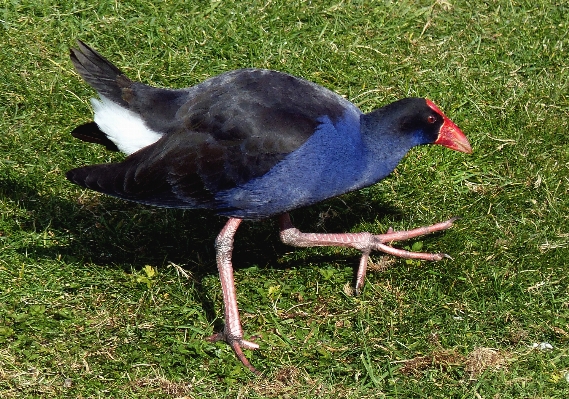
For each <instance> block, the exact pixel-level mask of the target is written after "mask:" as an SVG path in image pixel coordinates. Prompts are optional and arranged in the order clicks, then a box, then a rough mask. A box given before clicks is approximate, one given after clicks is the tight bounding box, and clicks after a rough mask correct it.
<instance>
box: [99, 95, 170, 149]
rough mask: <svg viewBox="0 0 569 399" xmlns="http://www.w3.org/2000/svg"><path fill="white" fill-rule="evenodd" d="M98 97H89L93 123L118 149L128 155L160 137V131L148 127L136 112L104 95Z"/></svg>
mask: <svg viewBox="0 0 569 399" xmlns="http://www.w3.org/2000/svg"><path fill="white" fill-rule="evenodd" d="M100 97H101V99H100V100H98V99H96V98H92V99H91V105H92V106H93V111H95V117H94V120H95V123H96V124H97V126H98V127H99V129H101V131H102V132H103V133H105V134H106V135H107V137H108V138H109V140H111V141H112V142H113V143H115V145H116V146H117V147H118V149H119V150H120V151H122V152H124V153H125V154H127V155H130V154H132V153H133V152H136V151H138V150H140V149H141V148H143V147H146V146H148V145H150V144H153V143H155V142H156V141H158V139H159V138H160V137H162V133H158V132H155V131H154V130H152V129H149V128H148V127H147V126H146V125H145V124H144V121H143V120H142V118H141V117H140V116H138V115H137V114H136V113H134V112H132V111H130V110H128V109H126V108H124V107H122V106H120V105H119V104H117V103H115V102H113V101H111V100H109V99H108V98H106V97H105V96H101V95H100Z"/></svg>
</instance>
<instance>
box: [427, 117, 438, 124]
mask: <svg viewBox="0 0 569 399" xmlns="http://www.w3.org/2000/svg"><path fill="white" fill-rule="evenodd" d="M436 120H437V118H435V117H434V116H433V115H429V116H427V122H429V123H435V121H436Z"/></svg>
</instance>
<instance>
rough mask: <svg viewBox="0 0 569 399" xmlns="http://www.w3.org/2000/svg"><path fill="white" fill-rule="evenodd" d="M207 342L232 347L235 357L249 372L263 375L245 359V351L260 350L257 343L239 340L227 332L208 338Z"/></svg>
mask: <svg viewBox="0 0 569 399" xmlns="http://www.w3.org/2000/svg"><path fill="white" fill-rule="evenodd" d="M206 341H208V342H217V341H223V342H226V343H227V344H228V345H229V346H231V348H232V349H233V352H235V356H237V358H238V359H239V360H240V361H241V363H243V365H244V366H245V367H247V368H248V369H249V370H251V372H253V373H254V374H256V375H261V372H260V371H259V370H257V369H256V368H255V367H253V365H252V364H251V362H249V360H248V359H247V358H246V357H245V354H244V353H243V349H251V350H255V349H259V345H257V344H256V343H254V342H251V341H246V340H244V339H243V338H237V337H235V336H233V335H232V334H228V333H226V332H225V331H223V332H218V333H215V334H213V335H211V336H209V337H207V338H206Z"/></svg>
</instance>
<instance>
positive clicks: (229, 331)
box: [207, 218, 260, 375]
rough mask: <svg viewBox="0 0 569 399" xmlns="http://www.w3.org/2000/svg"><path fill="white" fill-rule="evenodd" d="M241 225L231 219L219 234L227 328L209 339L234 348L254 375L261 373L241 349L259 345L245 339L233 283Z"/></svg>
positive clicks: (219, 264)
mask: <svg viewBox="0 0 569 399" xmlns="http://www.w3.org/2000/svg"><path fill="white" fill-rule="evenodd" d="M239 224H241V219H236V218H230V219H229V220H228V221H227V223H226V224H225V226H224V227H223V229H222V230H221V231H220V232H219V235H218V236H217V239H216V240H215V248H216V260H217V269H218V270H219V279H220V280H221V290H222V291H223V306H224V318H225V327H224V329H223V332H220V333H217V334H213V335H212V336H211V337H209V338H207V340H208V341H210V342H216V341H225V342H227V343H228V344H229V345H230V346H231V347H232V348H233V351H234V352H235V354H236V355H237V358H238V359H239V360H241V363H243V365H244V366H245V367H247V368H248V369H249V370H251V371H252V372H253V373H255V374H257V375H259V374H260V373H259V372H258V371H257V369H255V367H253V366H252V365H251V363H250V362H249V360H247V358H246V357H245V355H244V354H243V351H242V349H241V348H246V349H258V348H259V345H257V344H255V343H253V342H249V341H245V340H244V339H243V329H242V328H241V320H240V319H239V309H238V307H237V294H236V291H235V283H234V281H233V265H232V264H231V253H232V251H233V237H234V236H235V232H236V231H237V228H238V227H239Z"/></svg>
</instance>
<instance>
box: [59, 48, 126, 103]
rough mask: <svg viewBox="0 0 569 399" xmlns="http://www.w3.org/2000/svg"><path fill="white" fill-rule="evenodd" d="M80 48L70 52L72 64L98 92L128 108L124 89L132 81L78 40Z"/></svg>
mask: <svg viewBox="0 0 569 399" xmlns="http://www.w3.org/2000/svg"><path fill="white" fill-rule="evenodd" d="M77 44H78V48H76V49H74V48H72V49H71V50H70V57H71V62H73V65H74V66H75V69H76V70H77V73H79V75H81V77H82V78H83V79H85V81H86V82H87V83H89V84H90V85H91V86H92V87H93V88H94V89H95V90H97V92H98V93H99V94H101V95H103V96H105V97H107V98H109V99H110V100H112V101H114V102H116V103H117V104H120V105H123V106H126V105H128V104H127V102H126V101H125V100H124V99H123V89H125V88H128V87H130V85H131V83H132V81H131V80H130V79H129V78H127V77H126V76H125V75H124V74H123V73H122V71H121V70H120V69H118V68H117V67H116V66H114V65H113V64H112V63H111V62H109V61H108V60H107V59H106V58H105V57H103V56H102V55H100V54H99V53H98V52H96V51H95V50H93V49H92V48H91V47H89V46H87V45H86V44H85V43H83V42H82V41H81V40H77Z"/></svg>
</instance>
